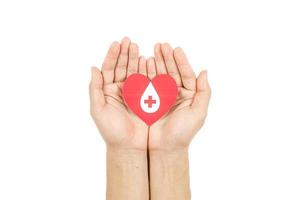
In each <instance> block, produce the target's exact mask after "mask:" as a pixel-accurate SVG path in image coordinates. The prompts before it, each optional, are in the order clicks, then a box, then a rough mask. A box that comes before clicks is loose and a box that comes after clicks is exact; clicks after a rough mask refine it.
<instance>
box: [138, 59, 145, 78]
mask: <svg viewBox="0 0 300 200" xmlns="http://www.w3.org/2000/svg"><path fill="white" fill-rule="evenodd" d="M139 73H140V74H143V75H144V76H147V68H146V59H145V58H144V57H142V56H141V57H140V59H139Z"/></svg>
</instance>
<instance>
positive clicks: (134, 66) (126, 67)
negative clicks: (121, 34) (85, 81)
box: [90, 38, 148, 150]
mask: <svg viewBox="0 0 300 200" xmlns="http://www.w3.org/2000/svg"><path fill="white" fill-rule="evenodd" d="M138 66H140V71H145V70H146V60H145V59H144V58H140V59H139V52H138V46H137V45H136V44H135V43H131V41H130V40H129V39H128V38H124V39H123V40H122V42H121V44H119V43H118V42H114V43H112V45H111V46H110V48H109V50H108V53H107V55H106V58H105V60H104V63H103V65H102V72H101V71H100V70H99V69H98V68H96V67H93V68H92V80H91V83H90V102H91V106H90V109H91V115H92V117H93V119H94V121H95V123H96V125H97V127H98V129H99V131H100V133H101V135H102V136H103V138H104V140H105V141H106V143H107V145H108V147H112V148H118V149H131V150H147V137H148V127H147V125H146V124H145V123H144V122H143V121H141V120H140V119H139V118H138V117H137V116H135V115H134V114H133V113H132V112H130V111H129V109H128V108H127V107H126V105H125V104H124V101H123V98H122V93H121V89H122V86H123V83H124V81H125V79H126V77H128V76H129V75H130V74H132V73H137V72H138Z"/></svg>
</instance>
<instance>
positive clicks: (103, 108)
mask: <svg viewBox="0 0 300 200" xmlns="http://www.w3.org/2000/svg"><path fill="white" fill-rule="evenodd" d="M154 55H155V56H154V57H150V58H148V59H147V60H146V59H145V58H144V57H139V55H138V47H137V45H136V44H134V43H131V41H130V40H129V38H124V39H123V40H122V41H121V44H120V43H118V42H114V43H113V44H112V45H111V46H110V48H109V50H108V53H107V56H106V58H105V60H104V63H103V65H102V69H101V71H100V70H99V69H98V68H96V67H93V68H92V80H91V83H90V98H91V115H92V117H93V119H94V121H95V123H96V125H97V127H98V129H99V131H100V133H101V135H102V137H103V138H104V140H105V142H106V144H107V199H114V200H115V199H132V200H134V199H139V200H142V199H149V195H150V197H151V199H160V200H161V199H166V200H167V199H172V200H176V199H178V200H179V199H180V200H183V199H190V198H191V197H190V188H189V167H188V147H189V144H190V142H191V140H192V138H193V137H194V135H195V134H196V133H197V131H198V130H199V129H200V128H201V127H202V126H203V124H204V121H205V118H206V115H207V108H208V103H209V99H210V95H211V90H210V87H209V84H208V81H207V72H206V71H202V72H201V73H200V74H199V76H198V78H196V76H195V73H194V72H193V70H192V68H191V66H190V64H189V63H188V60H187V58H186V56H185V54H184V52H183V50H182V49H181V48H176V49H173V48H172V47H171V46H170V45H169V44H168V43H165V44H156V45H155V48H154ZM133 73H141V74H143V75H145V76H148V78H149V79H153V78H154V77H155V76H156V75H157V74H169V75H170V76H172V77H173V78H174V80H175V81H176V84H177V87H178V91H179V95H178V98H177V101H176V104H175V106H174V107H173V108H172V109H171V110H170V111H169V112H168V113H167V114H166V115H165V116H163V117H162V118H161V119H160V120H159V121H157V122H156V123H154V124H153V125H152V126H151V127H147V125H146V124H145V123H144V122H142V121H141V120H140V119H139V118H138V117H136V116H135V115H134V114H133V113H132V112H131V111H130V110H129V109H128V108H127V107H126V106H125V104H124V101H123V99H122V96H121V89H122V86H123V83H124V81H125V79H126V77H128V76H129V75H130V74H133ZM183 122H184V123H183ZM147 151H148V154H149V155H148V156H149V158H147ZM148 165H149V166H150V168H149V169H150V171H149V173H148ZM148 176H149V177H148ZM148 178H150V192H149V185H148V184H149V183H148V182H149V181H148ZM149 193H150V194H149Z"/></svg>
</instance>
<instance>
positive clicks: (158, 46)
mask: <svg viewBox="0 0 300 200" xmlns="http://www.w3.org/2000/svg"><path fill="white" fill-rule="evenodd" d="M160 48H161V44H160V43H156V44H155V45H154V51H155V52H159V51H160Z"/></svg>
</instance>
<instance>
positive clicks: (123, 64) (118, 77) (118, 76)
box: [114, 37, 130, 82]
mask: <svg viewBox="0 0 300 200" xmlns="http://www.w3.org/2000/svg"><path fill="white" fill-rule="evenodd" d="M129 46H130V39H129V38H127V37H125V38H124V39H123V40H122V42H121V52H120V55H119V58H118V62H117V66H116V70H115V80H114V81H115V82H121V81H124V79H125V78H126V72H127V64H128V52H129Z"/></svg>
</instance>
